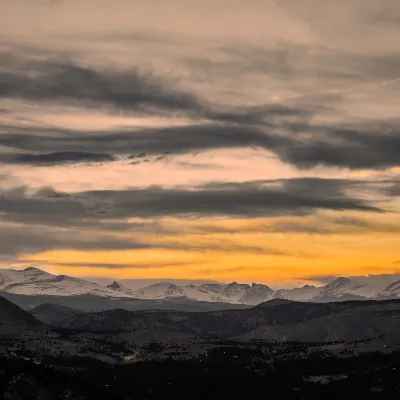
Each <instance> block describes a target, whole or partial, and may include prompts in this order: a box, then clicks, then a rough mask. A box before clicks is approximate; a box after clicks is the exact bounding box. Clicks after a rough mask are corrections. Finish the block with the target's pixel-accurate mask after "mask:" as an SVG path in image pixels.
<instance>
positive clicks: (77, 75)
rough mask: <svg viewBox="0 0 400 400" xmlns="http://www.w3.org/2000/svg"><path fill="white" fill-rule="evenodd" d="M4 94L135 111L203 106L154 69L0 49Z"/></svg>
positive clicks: (0, 92) (4, 96)
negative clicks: (152, 71)
mask: <svg viewBox="0 0 400 400" xmlns="http://www.w3.org/2000/svg"><path fill="white" fill-rule="evenodd" d="M0 59H1V60H2V68H1V69H0V98H2V99H20V100H28V101H34V102H38V101H57V102H58V103H65V104H70V105H75V106H78V107H82V106H83V107H95V108H99V107H103V106H104V107H106V106H108V107H112V108H117V109H121V110H128V111H131V112H150V111H151V110H152V109H156V111H157V112H160V111H162V110H168V111H185V110H186V111H187V110H196V109H198V108H201V106H200V105H199V104H198V101H197V99H196V97H195V96H194V95H191V94H188V93H185V92H184V91H180V90H178V89H176V88H172V85H167V84H166V83H165V82H163V81H162V80H161V79H159V78H157V77H155V76H152V75H151V74H146V73H141V72H139V71H136V70H134V69H130V70H127V71H126V70H116V69H113V70H111V69H109V70H104V69H103V70H98V69H94V68H90V67H88V66H84V65H79V64H77V63H74V62H72V61H70V60H65V59H64V60H62V59H60V57H55V58H54V56H53V59H51V58H48V59H43V58H40V57H24V56H22V55H20V54H15V53H13V52H11V53H10V52H2V53H0Z"/></svg>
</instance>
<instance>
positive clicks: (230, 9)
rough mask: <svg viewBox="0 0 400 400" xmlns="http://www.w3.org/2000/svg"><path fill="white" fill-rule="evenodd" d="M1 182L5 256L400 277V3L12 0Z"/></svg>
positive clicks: (94, 267) (142, 266) (0, 117)
mask: <svg viewBox="0 0 400 400" xmlns="http://www.w3.org/2000/svg"><path fill="white" fill-rule="evenodd" d="M0 190H1V192H0V266H1V267H2V268H10V267H11V268H24V267H27V266H32V265H34V266H39V267H40V268H42V269H45V270H47V271H49V272H52V273H57V274H68V275H74V276H85V277H92V278H95V277H96V278H102V279H108V278H110V279H111V278H119V279H131V280H132V279H140V280H152V279H157V280H160V279H171V280H177V279H183V280H205V281H209V280H212V281H224V282H228V281H237V282H259V283H262V282H264V283H268V284H270V285H271V286H274V287H280V286H281V287H287V286H293V285H298V284H301V283H304V284H306V283H307V284H309V283H318V282H325V281H326V280H327V279H329V278H330V277H335V276H364V275H371V274H372V275H375V274H376V275H382V274H383V275H384V274H396V273H399V271H400V235H399V234H400V214H399V212H400V200H399V195H400V2H399V1H398V0H352V1H349V0H324V1H320V0H279V1H278V0H275V1H274V0H212V1H211V0H191V1H187V0H168V1H166V0H148V1H142V0H114V1H109V0H79V1H78V0H58V1H54V0H53V1H52V0H14V1H5V2H2V3H1V5H0Z"/></svg>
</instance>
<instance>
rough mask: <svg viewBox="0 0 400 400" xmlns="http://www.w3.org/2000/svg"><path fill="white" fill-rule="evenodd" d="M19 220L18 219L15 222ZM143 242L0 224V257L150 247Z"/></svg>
mask: <svg viewBox="0 0 400 400" xmlns="http://www.w3.org/2000/svg"><path fill="white" fill-rule="evenodd" d="M16 222H22V221H16ZM150 247H152V246H150V245H148V244H145V243H138V242H136V241H135V240H127V239H121V238H118V237H115V236H111V235H107V234H102V233H95V232H90V233H89V234H88V233H87V232H79V231H76V230H60V229H53V228H51V227H50V226H47V227H43V226H42V227H41V226H29V225H20V224H18V225H15V224H2V225H0V256H2V257H4V256H7V257H11V256H17V255H27V254H32V253H37V252H41V251H48V250H55V249H64V250H65V249H72V250H87V251H91V250H135V249H144V248H150Z"/></svg>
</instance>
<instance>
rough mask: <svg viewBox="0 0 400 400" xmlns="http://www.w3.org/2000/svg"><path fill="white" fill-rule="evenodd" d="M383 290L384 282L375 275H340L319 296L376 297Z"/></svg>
mask: <svg viewBox="0 0 400 400" xmlns="http://www.w3.org/2000/svg"><path fill="white" fill-rule="evenodd" d="M380 290H382V284H380V283H379V282H377V281H376V280H374V278H373V277H353V278H346V277H340V278H337V279H335V280H333V281H332V282H330V283H328V284H327V285H326V286H325V287H323V288H322V289H321V291H320V292H319V294H318V296H317V297H318V298H327V299H331V298H337V299H340V298H344V299H351V298H354V299H355V298H366V299H370V298H374V297H375V296H377V294H378V293H379V291H380Z"/></svg>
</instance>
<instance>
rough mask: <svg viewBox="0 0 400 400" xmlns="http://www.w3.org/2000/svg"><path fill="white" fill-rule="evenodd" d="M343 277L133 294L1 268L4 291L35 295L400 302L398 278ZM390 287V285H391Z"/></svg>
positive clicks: (160, 288)
mask: <svg viewBox="0 0 400 400" xmlns="http://www.w3.org/2000/svg"><path fill="white" fill-rule="evenodd" d="M393 279H396V281H395V282H390V276H387V277H385V276H380V277H379V276H378V277H374V276H368V277H351V278H347V277H340V278H336V279H334V280H333V281H332V282H330V283H328V284H327V285H325V286H321V287H316V286H310V285H305V286H303V287H299V288H293V289H280V290H275V291H274V290H272V289H271V288H270V287H269V286H267V285H262V284H257V283H253V284H252V285H248V284H241V283H237V282H232V283H228V284H219V283H207V284H200V285H176V284H174V283H170V282H160V283H157V284H154V285H151V286H147V287H144V288H141V289H136V290H134V289H130V288H129V287H126V286H124V285H123V284H121V283H119V282H116V281H114V282H112V283H111V284H109V285H107V286H102V285H100V284H97V283H94V282H89V281H87V280H84V279H79V278H74V277H71V276H67V275H53V274H50V273H48V272H45V271H42V270H40V269H38V268H32V267H29V268H26V269H24V270H12V269H0V291H3V292H8V293H14V294H24V295H31V296H38V295H52V296H76V295H85V294H90V295H95V296H101V297H110V298H117V297H123V298H133V299H146V300H159V301H162V300H171V299H174V298H175V299H177V298H180V299H182V298H183V299H185V298H186V299H189V300H191V301H193V300H194V301H202V302H214V303H217V302H218V303H231V304H247V305H256V304H260V303H262V302H265V301H268V300H271V299H285V300H292V301H311V302H327V301H344V300H363V299H388V298H399V297H400V281H399V280H398V277H396V276H394V277H393ZM388 282H390V284H388Z"/></svg>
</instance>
